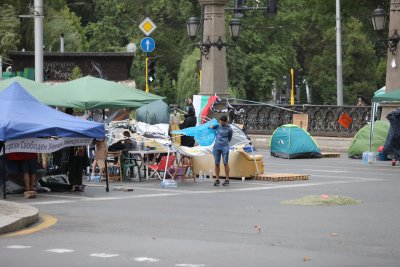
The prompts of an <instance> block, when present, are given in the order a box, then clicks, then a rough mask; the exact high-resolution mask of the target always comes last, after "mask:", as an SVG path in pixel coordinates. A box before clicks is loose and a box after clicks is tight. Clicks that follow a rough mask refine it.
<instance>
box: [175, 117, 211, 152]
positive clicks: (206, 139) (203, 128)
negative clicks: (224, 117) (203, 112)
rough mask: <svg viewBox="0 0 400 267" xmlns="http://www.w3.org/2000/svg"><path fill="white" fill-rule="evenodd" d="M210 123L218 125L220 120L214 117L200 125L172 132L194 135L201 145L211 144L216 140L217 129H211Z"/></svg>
mask: <svg viewBox="0 0 400 267" xmlns="http://www.w3.org/2000/svg"><path fill="white" fill-rule="evenodd" d="M210 125H214V126H216V125H218V121H217V120H216V119H212V120H210V121H208V122H206V123H204V124H200V125H199V126H196V127H189V128H186V129H182V130H177V131H172V133H173V134H183V135H187V136H194V139H195V140H196V142H197V143H198V144H199V145H200V146H210V145H212V143H213V142H214V139H215V134H216V130H215V129H211V128H210Z"/></svg>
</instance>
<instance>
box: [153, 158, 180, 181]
mask: <svg viewBox="0 0 400 267" xmlns="http://www.w3.org/2000/svg"><path fill="white" fill-rule="evenodd" d="M167 161H168V162H167ZM174 162H175V155H169V157H168V156H162V158H161V160H160V163H158V164H154V165H148V166H147V168H149V170H151V171H153V173H152V174H151V175H150V176H149V178H148V179H150V178H151V177H153V176H154V175H157V176H158V178H159V179H160V180H161V179H162V178H161V175H160V173H161V172H164V171H165V167H166V168H167V172H168V169H169V168H170V167H171V166H172V165H174ZM171 176H172V175H171Z"/></svg>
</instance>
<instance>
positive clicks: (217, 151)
mask: <svg viewBox="0 0 400 267" xmlns="http://www.w3.org/2000/svg"><path fill="white" fill-rule="evenodd" d="M213 155H214V162H215V165H219V164H220V162H221V155H222V160H223V162H224V165H228V158H229V146H223V147H214V148H213Z"/></svg>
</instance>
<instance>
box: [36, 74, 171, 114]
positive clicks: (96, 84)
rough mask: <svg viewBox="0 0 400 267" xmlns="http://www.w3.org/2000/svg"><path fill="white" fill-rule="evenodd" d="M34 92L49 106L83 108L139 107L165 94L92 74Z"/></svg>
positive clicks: (159, 98)
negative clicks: (154, 92) (147, 90)
mask: <svg viewBox="0 0 400 267" xmlns="http://www.w3.org/2000/svg"><path fill="white" fill-rule="evenodd" d="M36 95H37V98H38V99H39V100H40V101H42V102H43V103H46V104H47V105H50V106H58V107H71V108H77V109H84V110H89V109H104V108H139V107H141V106H144V105H146V104H149V103H151V102H153V101H156V100H161V99H164V98H165V97H161V96H157V95H154V94H150V93H146V92H144V91H142V90H139V89H133V88H130V87H128V86H126V85H123V84H119V83H116V82H112V81H106V80H103V79H100V78H95V77H91V76H85V77H82V78H79V79H76V80H73V81H70V82H66V83H62V84H58V85H54V86H51V87H49V88H45V89H44V90H40V92H38V93H37V94H36Z"/></svg>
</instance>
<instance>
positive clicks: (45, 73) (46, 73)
mask: <svg viewBox="0 0 400 267" xmlns="http://www.w3.org/2000/svg"><path fill="white" fill-rule="evenodd" d="M48 79H50V69H49V68H47V69H43V81H47V80H48Z"/></svg>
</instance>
